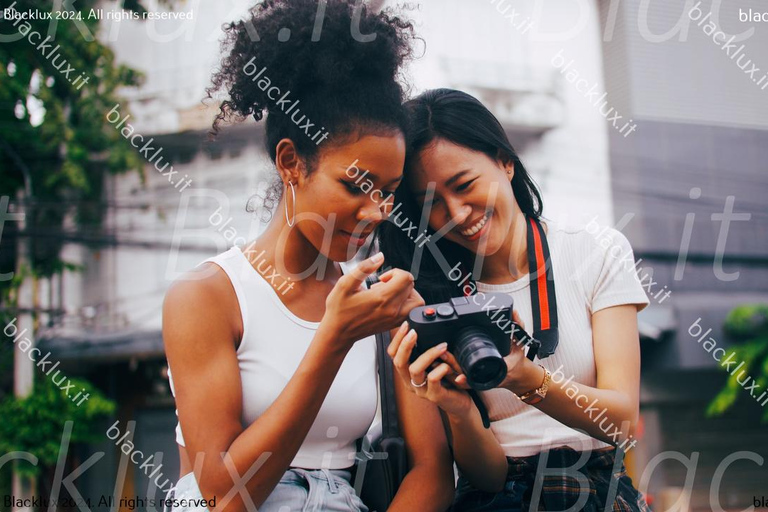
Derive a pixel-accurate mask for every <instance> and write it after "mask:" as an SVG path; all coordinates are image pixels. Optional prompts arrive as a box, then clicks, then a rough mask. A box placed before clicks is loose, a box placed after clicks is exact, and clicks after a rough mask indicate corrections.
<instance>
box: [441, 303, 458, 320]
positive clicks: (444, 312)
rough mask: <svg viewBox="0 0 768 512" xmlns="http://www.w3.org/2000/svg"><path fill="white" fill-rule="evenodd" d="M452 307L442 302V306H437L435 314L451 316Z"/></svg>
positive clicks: (445, 316)
mask: <svg viewBox="0 0 768 512" xmlns="http://www.w3.org/2000/svg"><path fill="white" fill-rule="evenodd" d="M453 313H454V311H453V308H452V307H451V306H449V305H447V304H443V305H442V306H438V307H437V315H438V316H440V317H443V318H448V317H451V316H453Z"/></svg>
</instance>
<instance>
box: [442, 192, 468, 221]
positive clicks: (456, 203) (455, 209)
mask: <svg viewBox="0 0 768 512" xmlns="http://www.w3.org/2000/svg"><path fill="white" fill-rule="evenodd" d="M445 206H446V213H447V214H448V216H449V217H450V219H449V221H453V222H454V223H456V224H457V225H459V226H460V225H462V224H463V223H464V222H466V220H467V219H468V218H469V216H470V215H471V214H472V207H471V206H470V205H468V204H464V202H463V201H462V200H461V199H460V198H448V199H446V200H445Z"/></svg>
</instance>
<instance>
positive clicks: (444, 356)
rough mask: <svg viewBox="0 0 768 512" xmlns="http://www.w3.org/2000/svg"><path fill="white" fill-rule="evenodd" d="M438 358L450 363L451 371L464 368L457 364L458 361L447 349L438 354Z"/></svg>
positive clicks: (461, 371) (460, 370)
mask: <svg viewBox="0 0 768 512" xmlns="http://www.w3.org/2000/svg"><path fill="white" fill-rule="evenodd" d="M440 359H442V360H443V361H445V362H446V363H448V364H449V365H451V368H453V371H455V372H456V373H463V372H464V370H462V369H461V365H460V364H459V361H458V360H457V359H456V356H454V355H453V354H451V353H450V352H449V351H445V353H443V354H442V355H441V356H440Z"/></svg>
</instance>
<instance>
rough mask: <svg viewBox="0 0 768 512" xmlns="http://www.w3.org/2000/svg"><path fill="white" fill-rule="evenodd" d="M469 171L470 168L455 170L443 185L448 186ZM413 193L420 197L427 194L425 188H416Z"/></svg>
mask: <svg viewBox="0 0 768 512" xmlns="http://www.w3.org/2000/svg"><path fill="white" fill-rule="evenodd" d="M469 172H471V169H464V170H462V171H459V172H457V173H456V174H454V175H453V176H451V177H450V178H448V179H447V180H446V181H445V186H446V187H450V186H451V185H452V184H453V183H455V182H456V181H458V180H459V179H461V177H462V176H464V175H465V174H467V173H469ZM414 195H415V196H416V197H422V196H425V195H427V191H426V190H417V191H416V192H414Z"/></svg>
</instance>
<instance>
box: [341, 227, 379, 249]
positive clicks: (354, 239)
mask: <svg viewBox="0 0 768 512" xmlns="http://www.w3.org/2000/svg"><path fill="white" fill-rule="evenodd" d="M371 233H373V230H372V229H370V230H368V231H364V232H362V233H358V234H352V233H350V232H349V231H344V230H341V234H342V235H343V236H344V237H345V238H346V239H347V242H348V243H351V244H353V245H356V246H358V247H360V246H361V245H363V244H364V243H365V241H366V240H367V239H368V237H369V236H371Z"/></svg>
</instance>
